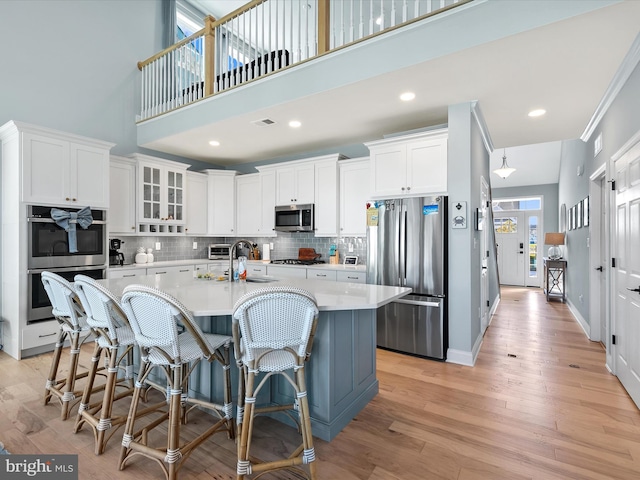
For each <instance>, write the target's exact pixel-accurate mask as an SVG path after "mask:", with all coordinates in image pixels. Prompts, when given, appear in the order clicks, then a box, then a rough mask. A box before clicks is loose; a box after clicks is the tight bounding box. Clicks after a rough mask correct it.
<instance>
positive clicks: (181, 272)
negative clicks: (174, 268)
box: [179, 270, 190, 273]
mask: <svg viewBox="0 0 640 480" xmlns="http://www.w3.org/2000/svg"><path fill="white" fill-rule="evenodd" d="M189 271H190V270H179V272H180V273H182V272H189Z"/></svg>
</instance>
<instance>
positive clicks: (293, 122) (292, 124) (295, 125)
mask: <svg viewBox="0 0 640 480" xmlns="http://www.w3.org/2000/svg"><path fill="white" fill-rule="evenodd" d="M289 126H290V127H291V128H300V126H302V123H300V122H299V121H298V120H291V121H290V122H289Z"/></svg>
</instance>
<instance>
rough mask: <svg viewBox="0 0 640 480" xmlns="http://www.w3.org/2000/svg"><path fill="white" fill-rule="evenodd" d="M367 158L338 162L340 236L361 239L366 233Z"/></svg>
mask: <svg viewBox="0 0 640 480" xmlns="http://www.w3.org/2000/svg"><path fill="white" fill-rule="evenodd" d="M369 170H370V168H369V158H368V157H364V158H354V159H351V160H343V161H341V162H340V236H344V237H363V236H365V235H366V233H367V200H369V198H370V196H369Z"/></svg>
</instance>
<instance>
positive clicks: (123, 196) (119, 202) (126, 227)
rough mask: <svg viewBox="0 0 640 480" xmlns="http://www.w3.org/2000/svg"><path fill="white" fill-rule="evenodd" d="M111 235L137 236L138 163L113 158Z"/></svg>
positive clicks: (110, 184) (111, 174)
mask: <svg viewBox="0 0 640 480" xmlns="http://www.w3.org/2000/svg"><path fill="white" fill-rule="evenodd" d="M108 220H109V234H110V235H135V234H136V162H135V161H133V160H131V159H129V158H123V157H116V156H112V157H111V162H110V164H109V216H108Z"/></svg>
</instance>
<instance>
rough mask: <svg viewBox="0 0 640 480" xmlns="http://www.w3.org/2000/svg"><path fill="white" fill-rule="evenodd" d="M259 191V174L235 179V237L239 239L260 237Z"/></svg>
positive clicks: (240, 176)
mask: <svg viewBox="0 0 640 480" xmlns="http://www.w3.org/2000/svg"><path fill="white" fill-rule="evenodd" d="M260 190H261V189H260V175H259V174H257V173H252V174H249V175H239V176H237V177H236V199H235V202H236V235H237V236H239V237H245V236H260V235H262V233H261V232H260V230H261V229H262V209H261V208H260V205H261V191H260Z"/></svg>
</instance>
